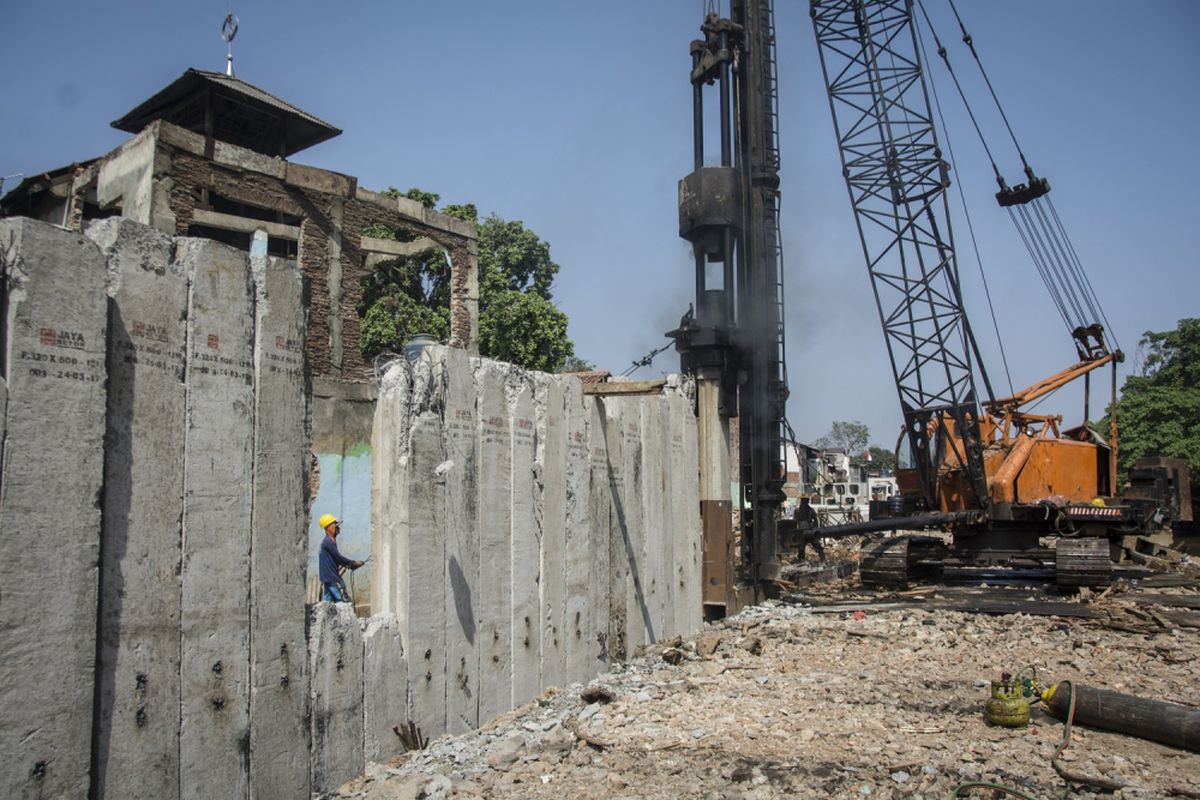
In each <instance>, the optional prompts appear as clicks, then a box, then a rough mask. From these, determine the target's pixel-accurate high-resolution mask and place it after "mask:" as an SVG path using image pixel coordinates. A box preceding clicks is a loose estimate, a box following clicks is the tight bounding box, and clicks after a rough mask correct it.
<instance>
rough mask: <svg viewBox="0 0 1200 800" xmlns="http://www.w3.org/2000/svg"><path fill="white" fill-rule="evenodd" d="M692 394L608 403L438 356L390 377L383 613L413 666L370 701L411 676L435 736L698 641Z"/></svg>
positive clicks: (571, 387) (377, 512) (376, 546)
mask: <svg viewBox="0 0 1200 800" xmlns="http://www.w3.org/2000/svg"><path fill="white" fill-rule="evenodd" d="M689 391H690V387H685V386H680V385H672V386H671V387H670V388H669V389H668V390H667V391H666V392H664V393H663V394H662V395H657V396H652V397H650V396H647V397H624V398H621V399H619V400H618V399H611V398H609V399H600V398H596V397H591V396H585V395H584V394H583V393H582V388H581V385H580V383H579V381H578V380H577V379H574V378H566V377H562V376H554V375H542V374H534V373H529V372H526V371H523V370H520V369H518V368H515V367H513V366H511V365H507V364H501V363H498V362H494V361H489V360H486V359H478V358H468V357H466V356H465V355H464V354H462V353H461V352H459V351H454V350H449V349H447V348H442V347H430V348H427V349H426V350H425V351H424V352H423V353H422V355H421V357H420V358H419V359H418V360H416V361H415V362H414V363H411V364H410V363H408V362H406V361H401V362H396V363H394V364H392V365H389V366H388V367H387V368H386V369H385V370H384V373H383V377H382V381H381V386H380V392H379V401H378V405H377V409H376V421H375V432H374V442H373V447H374V450H373V452H374V461H373V464H372V470H373V476H374V481H375V484H374V500H373V515H374V516H373V531H374V537H375V538H374V541H373V545H372V552H373V553H374V554H375V556H376V558H377V559H378V563H379V566H378V567H377V570H376V576H375V580H374V582H373V594H372V606H373V608H376V609H380V610H382V611H384V612H385V613H386V614H388V615H392V616H394V618H395V620H396V625H397V626H398V632H399V637H400V640H401V641H402V642H403V645H404V647H403V650H404V652H405V653H406V654H407V655H406V657H405V658H406V663H404V664H401V663H400V662H399V661H397V663H396V668H395V670H389V669H387V668H386V667H385V666H384V665H383V664H376V665H373V666H369V667H368V670H367V672H366V674H365V675H364V691H365V692H366V693H368V694H370V693H372V692H376V693H378V692H380V691H381V690H380V689H378V688H377V687H374V686H373V682H374V681H377V680H381V681H387V682H388V683H389V686H399V681H400V680H405V681H406V685H405V686H404V688H403V689H402V690H399V689H397V691H401V692H402V695H403V696H404V697H405V698H406V702H407V707H406V712H407V717H406V719H408V720H412V721H414V722H416V724H417V725H418V726H419V727H420V728H421V731H422V732H423V733H425V734H427V735H430V736H432V735H437V734H439V733H442V732H444V731H447V730H451V731H458V730H463V729H466V728H471V727H475V726H478V725H479V724H482V723H484V722H487V721H488V720H489V719H492V718H493V717H495V716H497V715H499V714H501V713H503V712H505V711H507V710H509V709H511V708H513V707H515V706H517V705H520V704H521V703H523V702H525V701H527V700H529V699H530V698H532V697H534V696H536V695H537V694H538V693H540V692H541V691H542V690H543V689H544V688H545V687H547V686H551V685H562V684H565V683H569V682H575V681H585V680H587V679H589V678H591V677H592V676H594V675H595V674H597V673H599V672H601V671H603V669H604V668H605V667H606V665H607V664H608V663H609V662H610V661H611V660H613V659H620V658H625V657H627V656H628V655H631V654H632V652H633V650H634V649H635V648H636V647H638V646H640V645H643V644H646V643H649V642H652V641H657V640H661V639H663V638H667V637H669V636H673V635H675V634H677V633H687V632H692V631H695V630H696V629H698V628H699V626H700V624H701V601H700V589H701V587H700V569H699V565H700V561H699V552H700V521H699V512H698V509H699V500H698V497H699V495H698V485H697V461H696V436H695V421H694V415H693V412H692V401H691V399H690V396H689ZM380 573H384V574H380ZM401 675H403V676H404V677H403V678H401V677H399V676H401ZM397 711H398V709H397Z"/></svg>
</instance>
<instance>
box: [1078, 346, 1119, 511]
mask: <svg viewBox="0 0 1200 800" xmlns="http://www.w3.org/2000/svg"><path fill="white" fill-rule="evenodd" d="M1108 397H1109V400H1108V404H1109V405H1108V407H1109V409H1110V412H1109V415H1108V446H1109V448H1110V449H1109V455H1108V492H1109V494H1112V495H1116V494H1120V492H1118V491H1117V445H1118V442H1117V360H1116V359H1113V362H1112V393H1111V394H1109V396H1108ZM1084 424H1085V425H1086V424H1087V421H1086V420H1085V421H1084Z"/></svg>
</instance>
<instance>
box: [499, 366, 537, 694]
mask: <svg viewBox="0 0 1200 800" xmlns="http://www.w3.org/2000/svg"><path fill="white" fill-rule="evenodd" d="M505 388H506V394H507V398H508V411H509V417H508V419H509V433H510V441H511V443H512V484H511V485H512V522H511V524H512V548H511V551H510V559H511V561H510V563H511V564H512V578H511V582H510V586H511V587H512V675H513V680H512V701H511V703H512V707H513V708H516V707H517V706H519V705H521V704H522V703H524V702H526V701H528V700H532V699H533V698H535V697H537V696H538V695H539V694H541V691H542V672H541V666H542V663H541V662H542V626H541V622H540V619H541V601H540V588H539V582H540V576H539V574H538V569H539V567H540V566H541V536H540V535H539V532H538V530H537V527H536V526H537V523H536V521H535V520H536V517H537V511H538V510H539V509H536V508H535V503H534V500H535V496H534V490H533V462H534V454H535V452H536V448H537V441H536V437H535V434H534V431H535V427H536V426H535V422H534V411H533V382H532V380H531V379H530V377H529V374H528V373H526V372H524V371H516V370H514V371H513V372H512V373H510V375H509V378H508V381H507V383H506V387H505Z"/></svg>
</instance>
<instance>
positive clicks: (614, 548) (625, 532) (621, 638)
mask: <svg viewBox="0 0 1200 800" xmlns="http://www.w3.org/2000/svg"><path fill="white" fill-rule="evenodd" d="M635 402H636V401H635ZM626 405H627V402H626V401H625V400H622V399H620V398H606V399H604V400H603V401H602V402H601V403H600V407H601V409H602V412H603V414H604V419H605V425H604V436H605V441H606V443H607V447H608V454H607V461H608V520H609V529H608V537H607V538H608V656H609V660H610V661H624V660H625V659H626V658H628V657H629V655H630V653H631V652H632V650H631V648H630V646H629V625H630V618H631V617H634V616H635V615H636V614H637V613H638V611H637V608H636V604H635V603H633V602H631V599H632V591H631V589H630V583H631V582H632V573H631V568H632V564H631V563H630V561H631V560H630V547H629V545H630V532H629V514H628V510H627V508H626V494H627V490H626V479H627V477H628V476H627V474H626V471H625V413H624V412H625V406H626ZM635 624H636V623H635Z"/></svg>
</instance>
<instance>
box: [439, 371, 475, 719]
mask: <svg viewBox="0 0 1200 800" xmlns="http://www.w3.org/2000/svg"><path fill="white" fill-rule="evenodd" d="M430 349H431V350H432V351H433V355H434V357H435V358H437V359H439V360H440V363H441V368H442V369H443V370H444V372H445V376H446V391H445V403H444V406H443V411H442V414H443V418H444V427H445V436H446V462H445V464H446V466H445V470H444V472H445V480H446V517H445V519H446V527H445V533H444V536H445V539H446V582H445V592H446V600H445V603H446V617H447V619H446V669H447V673H448V674H447V676H446V730H447V731H448V732H450V733H464V732H466V731H469V730H472V729H474V728H475V727H477V726H478V725H479V590H478V586H479V514H478V511H477V508H478V506H477V503H478V502H479V470H478V466H477V464H476V461H477V457H476V450H477V446H476V436H477V434H476V426H477V423H476V419H475V396H476V395H475V378H474V373H473V368H472V366H471V359H470V358H469V357H468V356H467V354H466V352H464V351H462V350H458V349H453V348H436V349H434V348H430Z"/></svg>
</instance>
